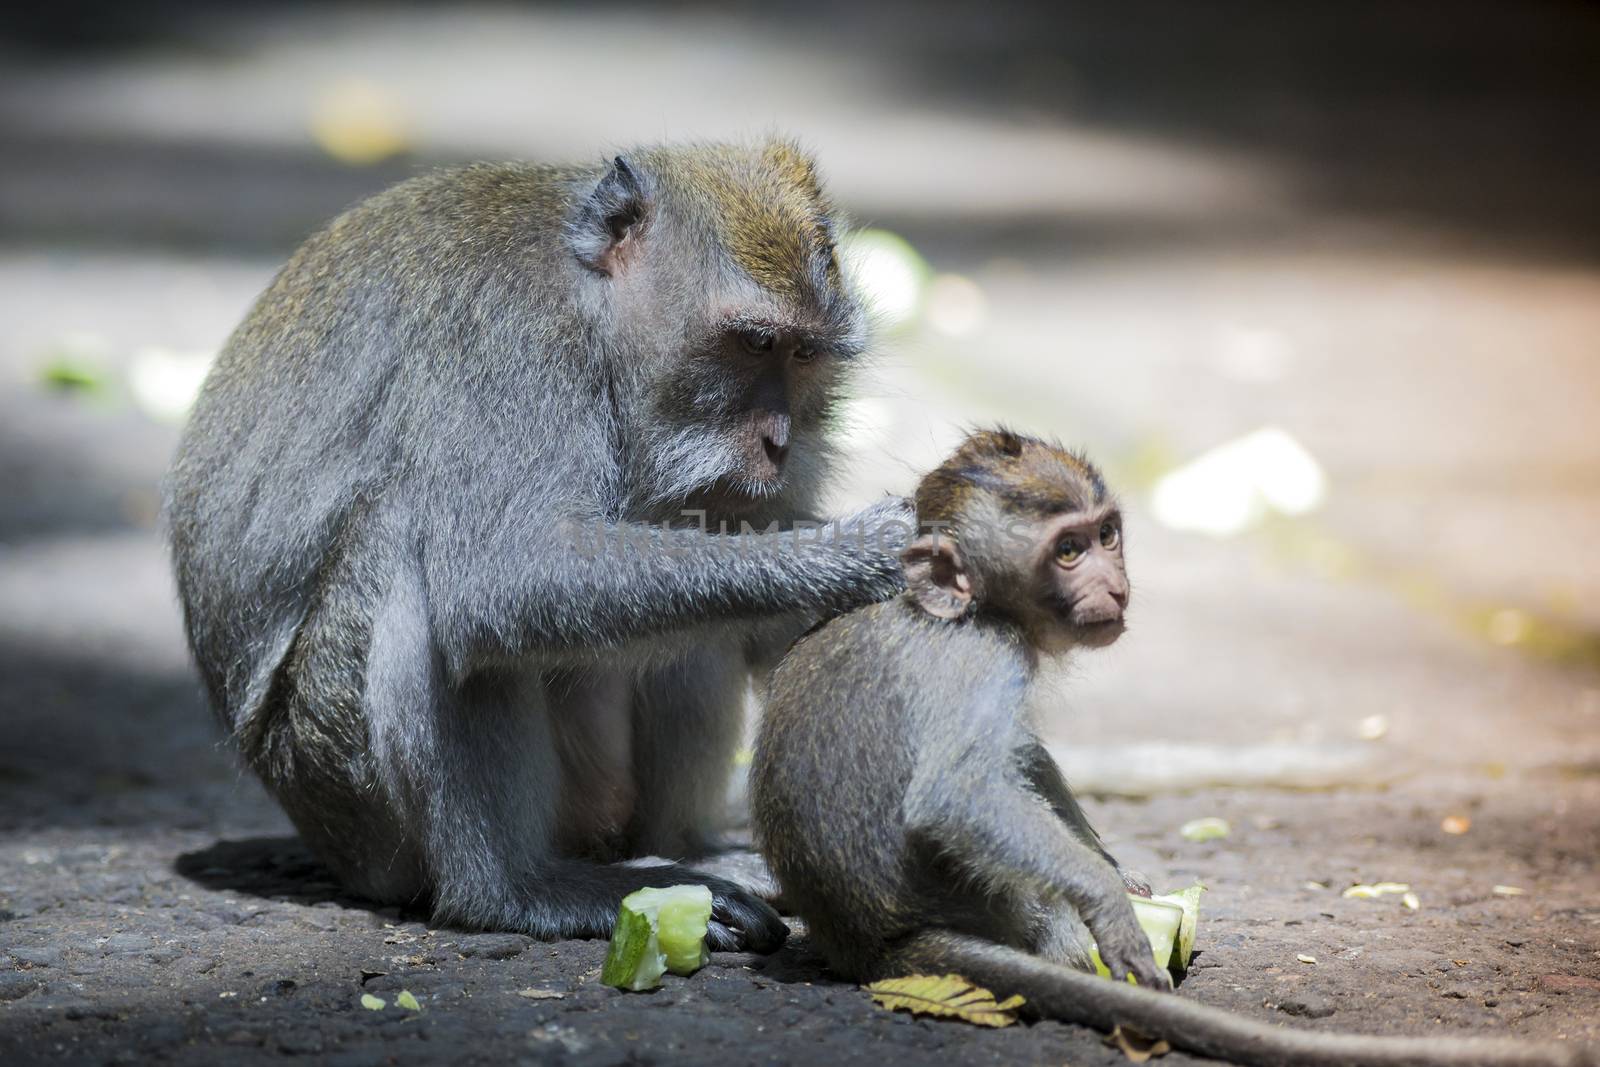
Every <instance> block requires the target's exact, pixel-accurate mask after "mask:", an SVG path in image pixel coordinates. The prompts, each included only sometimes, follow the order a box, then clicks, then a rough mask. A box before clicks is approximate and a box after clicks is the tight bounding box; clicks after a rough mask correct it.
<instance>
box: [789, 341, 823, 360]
mask: <svg viewBox="0 0 1600 1067" xmlns="http://www.w3.org/2000/svg"><path fill="white" fill-rule="evenodd" d="M789 358H790V359H792V360H794V361H795V362H796V363H810V362H811V361H812V360H814V359H816V358H817V350H816V349H815V348H812V347H810V346H809V345H807V346H802V347H800V348H797V349H795V350H794V355H792V356H790V357H789Z"/></svg>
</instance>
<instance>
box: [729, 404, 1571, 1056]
mask: <svg viewBox="0 0 1600 1067" xmlns="http://www.w3.org/2000/svg"><path fill="white" fill-rule="evenodd" d="M916 506H917V518H918V520H919V523H920V524H921V525H922V527H923V528H924V529H927V528H929V527H933V528H935V529H936V531H937V532H935V533H931V534H928V535H926V536H922V537H920V538H918V539H917V540H916V541H914V542H913V543H912V544H911V545H910V547H909V548H907V550H906V552H905V557H904V558H905V571H906V579H907V585H908V589H907V592H906V595H905V596H903V597H900V598H897V599H895V600H892V601H889V602H885V603H879V604H874V605H871V606H867V607H863V608H861V609H859V610H857V611H855V612H852V613H850V614H848V615H845V616H843V617H840V618H837V619H834V620H833V621H831V622H829V623H827V624H825V625H823V626H821V627H820V628H818V629H817V630H816V631H814V632H812V633H811V634H809V635H807V636H806V637H804V638H802V639H801V640H800V641H799V642H798V643H797V644H796V645H795V647H794V648H793V649H792V650H791V651H790V653H789V655H788V656H787V657H786V658H785V659H784V660H783V662H782V663H781V664H780V665H779V666H778V669H777V671H776V672H775V673H774V675H773V679H772V684H771V688H770V692H769V695H768V701H767V709H766V715H765V719H764V722H763V724H762V729H761V734H760V737H759V739H758V742H757V747H756V759H755V764H754V766H753V769H752V779H751V789H752V799H753V814H754V818H755V828H756V835H757V841H758V843H759V845H760V846H761V850H762V852H763V854H764V855H765V856H766V857H767V859H768V861H769V862H770V863H771V865H772V872H773V874H775V875H776V876H777V878H778V881H779V883H780V885H781V886H782V889H783V900H784V902H785V904H786V905H787V906H788V907H790V908H792V909H793V910H794V911H795V912H796V913H797V914H799V915H800V916H801V917H802V918H803V919H805V921H806V924H807V927H808V929H809V931H810V936H811V938H812V939H813V940H814V941H815V943H816V945H817V947H819V948H820V949H821V951H822V953H823V954H824V956H825V957H826V958H827V960H828V963H829V964H830V966H831V967H832V968H833V969H834V970H836V971H837V972H839V973H840V974H841V975H843V976H844V977H846V978H850V979H854V980H858V981H872V980H875V979H879V978H887V977H894V976H900V975H909V974H936V975H938V974H945V973H950V972H954V973H957V974H960V975H963V976H964V977H966V978H968V979H969V980H971V981H973V982H976V983H978V984H980V985H982V986H985V987H987V988H988V989H990V990H991V991H993V992H994V993H995V994H996V995H997V996H1008V995H1011V994H1014V993H1020V994H1021V995H1022V996H1023V997H1025V998H1026V1000H1027V1007H1026V1010H1028V1011H1032V1012H1035V1013H1037V1014H1039V1015H1042V1016H1046V1017H1050V1018H1056V1019H1062V1020H1066V1021H1070V1022H1079V1023H1086V1024H1088V1025H1091V1026H1095V1027H1099V1028H1101V1029H1104V1030H1110V1029H1111V1028H1112V1027H1114V1026H1117V1025H1125V1026H1131V1027H1133V1028H1135V1029H1137V1030H1138V1031H1140V1032H1142V1033H1144V1034H1146V1035H1149V1036H1150V1037H1154V1038H1162V1039H1165V1040H1166V1041H1168V1042H1169V1043H1171V1044H1172V1045H1173V1046H1175V1047H1178V1048H1183V1049H1187V1050H1189V1051H1192V1052H1197V1053H1201V1054H1203V1055H1207V1056H1213V1057H1217V1058H1219V1059H1225V1060H1232V1061H1237V1062H1241V1063H1250V1064H1258V1065H1261V1067H1280V1065H1288V1064H1315V1065H1327V1067H1334V1065H1340V1067H1346V1065H1385V1067H1416V1065H1427V1064H1451V1065H1460V1064H1580V1063H1592V1062H1594V1061H1593V1060H1592V1059H1591V1058H1590V1053H1589V1052H1588V1051H1587V1050H1584V1049H1579V1048H1575V1047H1563V1046H1560V1045H1552V1044H1538V1043H1529V1042H1524V1041H1506V1042H1500V1041H1475V1040H1463V1039H1459V1038H1440V1037H1429V1038H1418V1039H1415V1040H1406V1039H1386V1038H1373V1037H1359V1036H1354V1035H1345V1034H1328V1033H1312V1032H1304V1031H1295V1030H1288V1029H1283V1028H1280V1027H1276V1026H1269V1025H1266V1024H1263V1023H1259V1022H1255V1021H1252V1020H1248V1019H1245V1018H1243V1017H1241V1016H1237V1015H1232V1014H1229V1013H1227V1012H1224V1011H1220V1010H1218V1009H1215V1008H1209V1007H1206V1006H1204V1005H1201V1004H1197V1003H1194V1002H1193V1001H1188V1000H1184V999H1182V998H1180V997H1177V996H1174V995H1172V994H1170V993H1169V992H1167V990H1168V989H1170V985H1171V982H1170V979H1169V977H1168V976H1167V974H1166V973H1165V972H1164V971H1161V970H1158V969H1157V968H1156V966H1155V963H1154V960H1153V958H1152V955H1151V951H1150V944H1149V941H1148V940H1147V939H1146V938H1145V936H1144V933H1143V932H1142V931H1141V930H1140V928H1139V926H1138V924H1137V922H1136V921H1135V919H1134V914H1133V909H1132V907H1131V906H1130V904H1129V903H1128V899H1127V895H1126V889H1125V882H1129V881H1136V880H1134V879H1130V878H1127V877H1125V876H1121V875H1119V872H1118V869H1117V867H1116V865H1115V863H1114V861H1113V860H1112V859H1111V857H1110V856H1109V855H1107V854H1106V852H1105V851H1104V849H1103V848H1102V847H1101V845H1100V842H1099V839H1098V837H1097V836H1096V835H1095V832H1094V830H1093V829H1091V828H1090V826H1089V824H1088V821H1087V820H1086V819H1085V818H1084V815H1083V812H1082V810H1081V809H1080V808H1079V806H1078V804H1077V802H1076V801H1075V800H1074V799H1073V796H1072V793H1071V792H1070V791H1069V790H1068V788H1067V785H1066V782H1065V781H1064V780H1063V779H1062V777H1061V774H1060V771H1059V770H1058V769H1057V767H1056V765H1055V763H1054V761H1053V760H1052V759H1051V758H1050V756H1049V755H1048V754H1047V753H1046V751H1045V749H1044V747H1043V745H1042V744H1041V743H1040V740H1039V737H1038V735H1037V734H1036V733H1035V731H1034V728H1033V726H1032V724H1031V723H1030V722H1029V721H1028V718H1027V714H1026V712H1025V707H1026V697H1027V693H1028V690H1029V687H1030V685H1031V684H1032V682H1033V679H1034V675H1035V673H1036V671H1037V669H1038V665H1039V662H1040V660H1041V659H1042V658H1044V657H1046V656H1054V655H1060V654H1062V653H1066V652H1070V651H1072V650H1074V649H1080V648H1098V647H1101V646H1104V645H1107V644H1110V643H1111V642H1112V641H1115V640H1116V639H1117V637H1118V636H1119V635H1120V634H1121V632H1122V628H1123V612H1124V610H1125V609H1126V608H1127V605H1128V596H1129V587H1128V581H1127V574H1126V568H1125V565H1124V561H1123V556H1122V522H1121V517H1120V514H1119V512H1118V508H1117V504H1116V501H1115V500H1114V499H1112V498H1111V496H1110V495H1109V494H1108V493H1107V491H1106V487H1105V483H1104V481H1103V480H1102V479H1101V476H1100V474H1099V472H1097V471H1096V470H1095V468H1094V467H1093V466H1091V465H1090V464H1089V463H1087V462H1086V461H1085V460H1083V459H1082V458H1080V457H1078V456H1074V455H1072V454H1070V453H1067V452H1064V451H1062V450H1061V449H1059V448H1056V447H1053V446H1051V445H1047V444H1045V443H1043V442H1040V441H1037V440H1033V439H1029V438H1025V437H1021V436H1018V435H1016V434H1013V433H1008V432H1005V431H997V432H986V433H979V434H976V435H974V436H972V437H970V438H969V439H968V440H967V441H966V442H965V443H963V444H962V445H961V447H960V448H959V449H958V450H957V451H956V452H955V454H954V455H953V456H951V457H950V458H949V459H948V460H947V461H945V463H944V464H943V465H942V466H940V467H939V468H938V469H936V470H934V471H933V472H932V473H931V474H929V475H928V476H927V477H926V478H925V479H923V481H922V483H921V485H920V486H919V487H918V489H917V493H916ZM1091 935H1092V938H1093V940H1094V941H1096V942H1098V947H1099V952H1100V955H1101V957H1102V958H1103V959H1104V961H1105V963H1106V965H1107V967H1108V968H1109V969H1110V970H1111V972H1112V975H1113V976H1114V977H1115V978H1117V979H1122V978H1124V977H1125V976H1127V975H1129V974H1131V975H1133V976H1135V978H1136V979H1137V980H1138V982H1139V985H1138V986H1137V987H1135V986H1130V985H1128V984H1126V983H1125V982H1123V981H1120V980H1119V981H1107V980H1105V979H1102V978H1097V977H1095V976H1094V975H1092V974H1088V973H1085V971H1086V970H1087V968H1088V964H1089V949H1090V947H1091Z"/></svg>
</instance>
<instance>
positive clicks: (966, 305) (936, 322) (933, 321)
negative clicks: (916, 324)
mask: <svg viewBox="0 0 1600 1067" xmlns="http://www.w3.org/2000/svg"><path fill="white" fill-rule="evenodd" d="M926 303H927V311H926V315H927V318H928V325H929V326H932V327H933V328H934V329H935V330H938V331H939V332H940V333H942V334H944V335H945V336H947V337H967V336H969V335H971V334H974V333H976V332H977V331H978V330H980V329H982V328H983V324H984V323H985V322H987V321H988V319H989V300H988V298H987V297H985V296H984V295H983V289H982V288H981V287H979V285H978V283H977V282H975V281H973V280H972V279H971V278H964V277H962V276H961V275H959V274H941V275H939V276H938V277H936V278H934V279H933V281H931V282H929V283H928V294H927V299H926Z"/></svg>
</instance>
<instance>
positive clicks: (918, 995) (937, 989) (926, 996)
mask: <svg viewBox="0 0 1600 1067" xmlns="http://www.w3.org/2000/svg"><path fill="white" fill-rule="evenodd" d="M866 990H867V992H868V993H871V994H872V999H873V1000H875V1001H877V1003H878V1005H879V1006H880V1007H884V1008H888V1009H889V1010H890V1011H896V1010H899V1009H904V1010H906V1011H909V1012H911V1013H912V1014H914V1015H943V1016H946V1017H948V1018H952V1019H961V1020H963V1021H965V1022H969V1023H973V1024H975V1025H978V1026H1010V1025H1011V1024H1012V1023H1014V1022H1016V1021H1017V1009H1018V1008H1020V1007H1022V1005H1023V1004H1025V1003H1026V1001H1024V1000H1023V999H1022V998H1021V997H1007V998H1006V999H1005V1000H1002V1001H999V1002H996V1001H995V999H994V994H993V993H991V992H989V991H988V990H987V989H984V988H983V987H982V986H976V985H973V984H972V983H971V982H969V981H967V980H966V979H965V978H963V977H961V976H960V975H959V974H947V975H944V976H943V977H942V978H936V977H934V976H933V975H927V974H914V975H911V976H909V977H907V978H885V979H883V980H882V981H881V982H873V983H872V984H871V985H869V986H867V987H866Z"/></svg>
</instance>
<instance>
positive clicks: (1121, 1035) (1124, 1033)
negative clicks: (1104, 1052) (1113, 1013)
mask: <svg viewBox="0 0 1600 1067" xmlns="http://www.w3.org/2000/svg"><path fill="white" fill-rule="evenodd" d="M1106 1044H1108V1045H1110V1046H1111V1047H1112V1048H1119V1049H1121V1050H1122V1054H1123V1055H1124V1056H1126V1057H1128V1059H1129V1061H1131V1062H1133V1063H1144V1062H1145V1061H1146V1060H1149V1059H1154V1058H1155V1057H1156V1056H1165V1055H1166V1054H1167V1053H1169V1052H1171V1051H1172V1046H1171V1045H1169V1044H1167V1043H1166V1042H1165V1041H1162V1040H1160V1039H1153V1038H1148V1037H1146V1036H1145V1035H1143V1034H1141V1033H1140V1032H1139V1031H1137V1030H1135V1029H1133V1028H1131V1027H1127V1026H1117V1027H1115V1028H1114V1029H1113V1030H1112V1031H1111V1033H1109V1034H1107V1035H1106Z"/></svg>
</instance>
